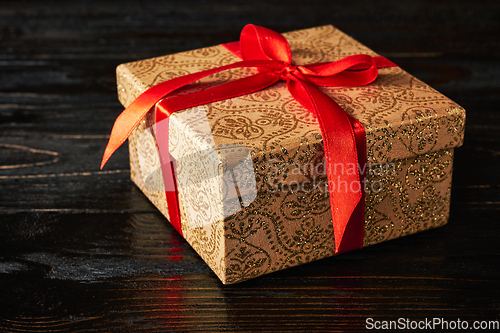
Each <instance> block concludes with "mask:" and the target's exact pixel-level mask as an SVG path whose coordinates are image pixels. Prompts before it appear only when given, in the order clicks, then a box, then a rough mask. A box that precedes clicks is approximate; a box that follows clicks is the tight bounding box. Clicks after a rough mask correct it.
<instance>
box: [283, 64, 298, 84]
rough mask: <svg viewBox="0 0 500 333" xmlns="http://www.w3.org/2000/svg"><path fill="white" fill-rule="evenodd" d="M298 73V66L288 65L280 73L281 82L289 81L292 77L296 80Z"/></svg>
mask: <svg viewBox="0 0 500 333" xmlns="http://www.w3.org/2000/svg"><path fill="white" fill-rule="evenodd" d="M297 72H298V66H295V65H291V64H286V65H284V66H283V68H282V69H281V70H280V71H279V72H278V73H279V75H280V80H283V81H288V80H290V79H292V77H293V78H296V74H297Z"/></svg>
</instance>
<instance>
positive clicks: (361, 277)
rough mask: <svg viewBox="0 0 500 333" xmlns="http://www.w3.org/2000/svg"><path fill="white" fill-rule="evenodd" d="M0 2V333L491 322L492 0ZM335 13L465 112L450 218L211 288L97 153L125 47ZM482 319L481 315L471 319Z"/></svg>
mask: <svg viewBox="0 0 500 333" xmlns="http://www.w3.org/2000/svg"><path fill="white" fill-rule="evenodd" d="M286 2H287V4H286V5H285V4H284V2H283V3H282V2H279V1H271V0H267V1H260V0H254V1H248V0H247V1H200V2H196V1H184V2H183V3H182V4H180V2H174V1H170V2H162V1H136V2H133V3H128V2H123V1H115V2H108V1H65V2H62V1H60V2H56V1H46V2H45V1H43V2H42V1H12V2H2V3H0V91H1V92H0V295H1V297H0V330H2V331H9V332H10V331H11V332H18V331H19V332H32V331H51V332H54V331H72V332H74V331H88V330H100V331H123V332H126V331H131V332H137V331H148V330H152V331H177V332H191V331H217V332H223V331H263V332H276V331H293V332H299V331H304V332H313V331H328V332H330V331H360V330H365V329H366V323H367V318H373V319H374V320H379V321H382V320H398V319H399V318H403V320H404V321H405V320H406V319H409V320H412V321H418V320H425V319H426V318H427V319H428V320H433V318H441V319H444V320H448V321H455V322H456V321H457V320H458V319H460V320H461V321H468V324H469V327H471V326H472V325H473V322H474V321H476V320H479V321H481V320H486V321H497V323H498V321H499V320H500V281H499V278H500V270H499V265H500V260H499V259H500V256H499V255H500V245H499V240H498V238H499V236H500V223H499V221H500V217H499V215H500V191H499V186H500V168H499V166H500V163H499V162H500V115H499V105H500V79H499V78H500V62H499V60H500V44H499V40H500V38H499V36H500V35H499V32H500V29H499V28H500V7H499V4H498V1H482V0H475V1H465V0H454V1H423V0H421V1H412V2H403V1H401V0H398V1H371V2H368V1H367V2H360V3H357V2H355V1H342V2H340V1H331V0H325V1H286ZM246 23H254V24H258V25H263V26H267V27H270V28H272V29H274V30H276V31H279V32H285V31H290V30H294V29H300V28H308V27H313V26H318V25H324V24H333V25H335V26H337V27H338V28H340V29H341V30H343V31H345V32H347V33H349V34H351V35H352V36H353V37H355V38H356V39H358V40H359V41H361V42H362V43H364V44H366V45H368V46H369V47H371V48H372V49H374V50H376V51H378V52H379V53H381V54H383V55H385V56H387V57H388V58H390V59H392V60H393V61H395V62H397V63H398V64H399V65H400V66H401V67H403V68H404V69H406V70H407V71H409V72H410V73H412V74H414V75H415V76H417V77H418V78H420V79H422V80H424V81H426V82H427V83H429V84H430V85H431V86H433V87H435V88H436V89H438V90H440V91H441V92H443V93H444V94H446V95H448V96H449V97H450V98H452V99H453V100H455V101H456V102H458V103H459V104H461V105H462V106H463V107H464V108H465V109H466V110H467V112H468V113H467V126H466V140H465V144H464V146H463V147H461V148H459V149H457V150H456V158H455V170H454V179H453V191H452V203H451V216H450V221H449V224H448V225H446V226H445V227H443V228H440V229H435V230H431V231H427V232H423V233H421V234H417V235H413V236H409V237H406V238H402V239H398V240H394V241H390V242H387V243H384V244H380V245H376V246H371V247H369V248H366V249H363V250H359V251H355V252H352V253H348V254H345V255H342V256H338V257H334V258H328V259H323V260H320V261H317V262H314V263H311V264H307V265H304V266H300V267H296V268H291V269H287V270H284V271H280V272H277V273H274V274H270V275H267V276H264V277H260V278H257V279H254V280H251V281H248V282H245V283H241V284H237V285H230V286H224V285H222V284H221V283H220V282H219V281H218V280H217V278H216V277H215V275H214V274H213V273H212V272H211V271H210V270H209V268H208V267H207V266H206V265H205V263H204V262H203V261H202V260H201V259H200V258H199V257H198V256H197V255H196V253H195V252H194V251H193V250H192V249H191V248H190V247H189V245H187V244H186V243H185V242H184V241H183V239H182V238H181V237H180V236H179V235H178V234H177V233H176V232H175V231H174V229H173V228H172V227H170V225H169V224H168V223H167V222H166V220H165V219H164V218H163V217H162V216H161V215H160V214H159V213H158V212H157V211H156V209H155V208H154V207H153V206H152V205H151V204H150V203H149V201H148V200H147V199H146V198H145V197H144V196H143V195H142V193H141V192H140V191H139V190H138V189H137V188H136V187H135V185H133V184H132V182H131V181H130V180H129V176H130V173H129V170H128V151H127V148H126V147H123V148H121V149H120V150H119V151H118V152H117V153H116V155H115V156H114V157H113V158H112V159H111V161H110V162H109V164H108V165H107V167H106V169H105V170H104V171H100V170H99V163H100V159H101V156H102V153H103V149H104V146H105V144H106V142H107V138H108V134H109V131H110V129H111V126H112V123H113V121H114V119H115V117H116V116H118V114H119V113H120V112H121V111H122V108H121V106H120V104H119V102H118V100H117V98H116V86H115V76H114V75H115V74H114V73H115V67H116V66H117V65H118V64H120V63H123V62H128V61H133V60H138V59H143V58H149V57H153V56H159V55H164V54H169V53H173V52H179V51H184V50H189V49H194V48H199V47H203V46H210V45H214V44H219V43H224V42H229V41H233V40H236V39H237V38H238V35H239V31H240V30H241V28H242V27H243V25H244V24H246ZM483 325H484V324H483Z"/></svg>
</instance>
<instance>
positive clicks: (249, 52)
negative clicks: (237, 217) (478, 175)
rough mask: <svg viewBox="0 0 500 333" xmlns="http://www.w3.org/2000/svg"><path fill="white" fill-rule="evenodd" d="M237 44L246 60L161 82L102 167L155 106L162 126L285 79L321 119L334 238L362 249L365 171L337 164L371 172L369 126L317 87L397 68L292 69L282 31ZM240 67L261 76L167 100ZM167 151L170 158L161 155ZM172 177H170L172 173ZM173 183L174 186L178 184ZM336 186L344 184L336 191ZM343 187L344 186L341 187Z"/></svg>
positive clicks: (127, 121) (246, 33)
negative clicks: (339, 168) (367, 168)
mask: <svg viewBox="0 0 500 333" xmlns="http://www.w3.org/2000/svg"><path fill="white" fill-rule="evenodd" d="M232 44H234V43H232ZM238 46H239V49H240V50H241V55H242V58H243V61H240V62H236V63H232V64H229V65H225V66H221V67H218V68H213V69H209V70H205V71H201V72H198V73H192V74H188V75H185V76H181V77H177V78H174V79H171V80H169V81H165V82H162V83H160V84H157V85H155V86H153V87H151V88H149V89H148V90H146V91H145V92H144V93H142V94H141V95H140V96H139V97H137V98H136V99H135V100H134V101H133V102H132V103H131V104H130V105H129V106H128V107H127V108H126V109H125V110H124V111H123V112H122V114H120V116H118V118H117V119H116V121H115V124H114V126H113V129H112V131H111V136H110V139H109V142H108V145H107V147H106V150H105V152H104V156H103V160H102V164H101V169H102V167H104V165H105V164H106V162H107V160H108V159H109V158H110V157H111V155H112V154H113V153H114V151H116V149H118V147H119V146H120V145H122V144H123V142H125V140H127V138H128V137H129V136H130V134H131V133H132V131H133V130H134V129H135V128H136V127H137V125H138V124H139V123H140V121H141V119H143V118H144V116H145V115H146V113H148V112H149V110H151V109H152V108H153V107H154V106H155V105H156V109H155V110H156V122H157V123H159V122H160V121H162V120H166V119H168V117H169V116H170V115H171V114H172V113H174V112H176V111H179V110H183V109H187V108H191V107H195V106H199V105H204V104H209V103H212V102H216V101H220V100H225V99H229V98H233V97H237V96H242V95H247V94H251V93H254V92H256V91H259V90H262V89H264V88H267V87H269V86H271V85H273V84H274V83H276V82H278V81H279V80H284V81H286V85H287V89H288V91H289V92H290V94H291V95H292V96H293V98H295V99H296V100H297V101H298V102H299V103H300V104H301V105H302V106H303V107H305V108H306V109H307V110H309V111H310V112H312V113H313V114H314V115H315V116H316V118H317V119H318V123H319V126H320V129H321V134H322V137H323V146H324V151H325V162H326V163H325V166H326V174H327V178H328V189H329V198H330V204H331V209H332V220H333V227H334V235H335V253H336V254H338V253H341V252H346V251H350V250H354V249H358V248H361V247H362V245H363V225H364V190H363V188H362V184H364V182H363V181H362V180H363V179H364V174H363V173H362V172H360V173H358V174H354V175H353V174H352V173H347V174H346V173H342V174H338V173H335V171H336V169H337V167H336V166H337V165H339V164H342V165H343V166H344V168H343V169H348V166H353V165H357V166H359V167H360V168H359V170H365V167H364V165H365V164H366V152H365V150H366V147H365V144H366V143H365V132H364V128H363V125H362V124H361V123H359V122H358V121H357V120H356V119H354V118H352V117H351V116H350V115H348V114H347V113H345V112H344V111H343V110H342V108H341V107H340V106H339V105H338V104H337V103H336V102H334V101H333V100H332V99H331V98H330V97H328V96H327V95H325V94H324V93H323V92H322V91H321V90H320V89H319V88H318V87H319V86H329V87H341V86H344V87H346V86H347V87H352V86H361V85H366V84H369V83H371V82H373V80H375V79H376V77H377V75H378V70H377V68H382V67H393V66H396V65H394V64H393V63H392V62H390V61H389V60H387V59H385V58H383V57H371V56H369V55H364V54H358V55H353V56H349V57H346V58H343V59H340V60H338V61H335V62H326V63H318V64H308V65H301V66H296V65H293V64H292V53H291V50H290V46H289V45H288V42H287V40H286V39H285V38H284V37H283V36H282V35H280V34H278V33H277V32H274V31H272V30H269V29H266V28H263V27H258V26H255V25H247V26H245V27H244V28H243V30H242V32H241V38H240V43H239V45H238ZM228 49H229V47H228ZM241 67H250V68H256V69H257V70H258V73H257V74H254V75H251V76H248V77H244V78H241V79H238V80H235V81H229V82H227V83H224V84H221V85H218V86H215V87H211V88H208V89H205V90H201V91H196V92H193V93H190V94H184V95H180V96H174V97H168V95H169V94H170V93H172V92H174V91H176V90H177V89H179V88H182V87H184V86H187V85H189V84H191V83H193V82H196V81H198V80H200V79H202V78H204V77H207V76H210V75H212V74H215V73H218V72H221V71H225V70H230V69H232V68H241ZM160 138H161V139H160ZM157 141H158V147H159V148H160V155H163V156H162V158H163V159H164V161H163V162H162V164H165V165H169V164H168V163H169V162H168V158H169V157H168V156H169V154H168V150H166V148H165V147H168V135H165V134H162V135H157ZM160 141H161V142H160ZM162 147H163V150H166V153H162ZM167 169H168V168H167ZM162 170H163V169H162ZM166 171H167V172H170V173H171V170H170V171H169V170H166ZM172 177H173V176H172ZM164 178H165V177H164ZM171 181H172V182H175V180H174V179H173V178H172V179H171ZM336 184H338V186H335V185H336ZM342 184H346V186H344V187H342V186H341V185H342ZM353 184H354V187H353ZM356 184H357V186H356ZM342 188H345V190H344V191H343V190H342ZM353 189H354V190H353ZM166 194H167V204H168V210H169V214H170V223H171V224H172V225H173V226H174V227H175V228H176V229H177V230H178V231H179V233H181V234H182V230H181V225H180V215H179V210H178V204H177V199H176V194H175V193H174V192H171V193H169V192H168V191H166Z"/></svg>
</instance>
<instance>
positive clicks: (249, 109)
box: [117, 26, 465, 284]
mask: <svg viewBox="0 0 500 333" xmlns="http://www.w3.org/2000/svg"><path fill="white" fill-rule="evenodd" d="M283 36H284V37H285V38H286V41H288V43H289V45H290V48H291V54H292V57H293V63H292V64H293V66H300V65H306V64H324V63H330V62H336V61H339V60H341V59H345V58H346V57H349V56H353V55H360V54H361V55H369V56H371V57H377V54H376V53H374V52H373V51H372V50H370V49H368V48H367V47H365V46H364V45H362V44H360V43H359V42H357V41H355V40H354V39H353V38H351V37H349V36H348V35H346V34H344V33H342V32H341V31H339V30H338V29H336V28H334V27H333V26H322V27H317V28H312V29H306V30H300V31H294V32H289V33H285V34H283ZM237 46H238V45H236V47H235V45H234V44H227V45H218V46H214V47H208V48H203V49H198V50H193V51H188V52H182V53H178V54H173V55H167V56H163V57H158V58H153V59H146V60H142V61H136V62H132V63H127V64H122V65H120V66H118V68H117V82H118V95H119V100H120V102H121V103H122V104H123V105H124V106H125V107H127V106H129V105H130V104H131V103H132V102H133V101H134V100H135V99H136V98H137V97H138V96H140V95H141V94H142V93H144V92H145V91H147V90H148V89H150V88H151V87H153V86H157V85H158V84H159V83H161V82H166V81H168V80H171V79H173V78H178V77H183V76H186V75H188V74H191V73H198V72H201V71H206V70H209V69H213V68H219V67H221V66H227V65H230V64H233V63H237V62H239V61H241V59H240V57H241V54H240V53H239V49H238V47H237ZM272 52H274V51H272ZM287 66H288V65H287ZM285 67H286V66H285ZM382 67H384V66H382ZM290 68H291V69H290ZM295 68H296V67H286V71H288V72H291V71H293V70H295ZM304 68H305V67H304ZM310 68H313V67H310ZM313 69H314V70H316V67H314V68H313ZM352 69H353V70H354V71H353V72H356V71H358V72H359V71H362V70H363V69H360V68H358V67H356V66H354V67H353V68H352ZM286 71H284V70H282V71H281V72H280V73H285V74H280V75H282V77H281V78H282V79H286V77H285V76H286V75H288V74H287V72H286ZM262 72H263V71H262V70H261V69H259V68H257V69H256V68H255V67H252V66H246V67H235V68H232V69H229V70H225V71H221V72H216V73H213V74H212V75H210V76H208V77H205V78H202V79H199V80H196V82H194V83H192V84H189V85H187V86H185V87H182V88H180V89H178V90H176V91H175V92H174V95H175V97H176V98H178V99H183V98H184V99H186V100H189V98H191V97H190V94H193V93H196V92H200V91H204V90H206V89H210V88H212V87H216V86H217V85H221V84H224V83H227V82H236V81H238V79H241V78H245V77H248V76H251V75H257V74H259V73H262ZM264 72H265V71H264ZM303 72H304V73H306V74H307V71H306V70H303ZM283 75H285V76H283ZM304 80H306V81H307V82H308V84H309V83H311V82H312V81H313V80H312V79H304ZM285 81H286V80H280V81H278V82H276V83H274V84H271V85H269V86H268V87H265V88H263V89H259V90H256V91H253V92H249V93H245V94H243V95H241V96H236V97H232V96H231V97H230V98H225V99H221V100H214V101H210V102H208V103H205V104H202V105H195V106H194V107H188V108H186V109H185V110H179V111H177V112H175V113H172V114H171V115H170V117H168V118H166V119H160V118H159V117H158V112H159V111H158V108H161V105H157V106H156V107H153V108H151V110H149V111H148V110H146V111H147V113H145V116H144V117H142V119H140V122H138V123H137V124H134V128H135V129H134V130H133V132H132V133H131V135H130V137H129V151H130V168H131V178H132V180H133V182H134V183H135V184H137V186H138V187H139V188H140V189H141V191H143V192H144V194H145V195H146V196H147V197H148V198H149V199H150V200H151V202H152V203H153V204H154V205H155V206H156V207H157V208H158V209H159V210H160V211H161V212H162V213H163V215H165V217H167V219H170V220H172V219H173V218H174V215H173V213H172V212H173V210H174V209H175V210H176V211H178V213H176V214H178V216H177V219H178V220H179V221H178V223H179V224H178V225H177V226H176V228H177V229H178V230H179V232H180V233H181V234H182V235H183V237H184V238H185V239H186V241H187V242H188V243H189V244H190V245H191V246H192V247H193V249H195V250H196V251H197V253H199V255H200V256H201V257H202V258H203V260H204V261H205V262H206V263H207V264H208V265H209V266H210V267H211V269H212V270H213V271H214V272H215V274H217V276H218V277H219V278H220V280H221V281H222V282H223V283H225V284H230V283H236V282H241V281H244V280H247V279H250V278H254V277H257V276H260V275H263V274H267V273H271V272H274V271H277V270H281V269H284V268H287V267H291V266H296V265H299V264H304V263H307V262H310V261H313V260H317V259H321V258H324V257H329V256H332V255H334V254H336V253H338V252H343V251H340V250H339V240H338V239H337V240H336V238H339V236H338V235H339V232H336V231H335V229H336V228H339V227H338V226H337V225H336V224H335V216H336V214H337V211H336V209H339V208H340V209H341V208H342V207H343V203H339V204H337V202H336V201H332V200H330V199H331V195H332V193H333V192H332V191H335V190H336V191H338V192H339V193H340V196H341V197H340V198H341V199H342V195H343V193H350V192H363V193H362V199H361V200H360V202H359V203H358V206H356V208H355V209H354V211H353V212H352V214H353V216H354V215H355V212H356V210H358V215H359V213H360V215H359V216H360V217H359V218H358V220H359V221H358V222H359V223H361V224H360V227H358V229H359V230H358V231H356V232H355V233H356V235H357V236H356V237H358V238H359V240H360V241H357V242H358V243H359V245H356V246H354V248H360V247H365V246H369V245H372V244H377V243H380V242H383V241H387V240H390V239H393V238H398V237H402V236H406V235H410V234H413V233H416V232H419V231H423V230H426V229H431V228H435V227H439V226H442V225H444V224H446V223H447V220H448V215H449V205H450V194H451V178H452V164H453V150H454V148H455V147H458V146H460V145H461V144H462V141H463V133H464V122H465V111H464V110H463V109H462V108H461V107H460V106H459V105H457V104H456V103H454V102H453V101H451V100H450V99H448V98H447V97H445V96H443V95H442V94H440V93H439V92H437V91H435V90H434V89H432V88H431V87H429V86H428V85H426V84H425V83H423V82H422V81H420V80H418V79H417V78H415V77H413V76H412V75H410V74H408V73H406V72H405V71H404V70H403V69H401V68H399V67H397V66H385V67H384V68H379V69H378V76H377V78H376V79H375V81H373V82H371V83H369V84H363V85H361V86H352V85H349V84H347V86H333V87H329V86H322V87H321V88H320V90H321V91H322V92H323V93H324V94H326V96H328V97H329V98H330V99H331V100H332V101H334V102H336V103H337V104H338V105H339V106H340V107H341V109H342V110H343V112H345V113H346V114H348V115H350V116H352V117H353V118H354V119H356V120H357V121H358V122H359V123H360V124H362V127H363V128H364V133H363V136H362V138H363V140H364V142H362V143H360V144H359V142H358V146H357V147H358V148H357V154H358V155H359V154H360V153H363V154H364V155H365V156H361V157H360V160H363V163H357V164H356V165H351V164H349V163H345V162H342V163H340V162H339V163H336V162H335V161H332V160H331V159H330V160H328V159H325V154H326V153H325V139H324V137H325V132H324V129H323V127H322V126H323V125H322V124H321V123H320V120H321V119H319V117H318V116H317V115H315V114H314V112H311V111H310V110H308V109H307V108H305V107H304V102H303V101H300V100H297V98H296V97H295V96H292V94H291V93H290V92H289V91H288V90H287V84H290V82H288V81H287V82H288V83H287V82H285ZM238 82H239V81H238ZM237 84H239V83H237ZM241 84H243V83H241ZM292 84H294V82H292ZM299 99H300V98H299ZM320 108H321V106H320ZM163 118H165V117H163ZM349 119H351V118H349ZM356 124H357V123H353V125H352V126H353V128H354V131H356V130H357V128H358V127H359V125H356ZM332 128H334V130H333V131H335V125H334V126H333V127H332ZM330 131H332V130H330ZM127 135H128V133H127ZM356 135H357V134H356ZM356 138H358V137H356ZM160 140H163V141H164V140H166V141H168V147H165V146H163V148H162V145H161V144H159V141H160ZM360 145H361V146H363V149H361V148H359V146H360ZM162 150H163V152H162ZM328 154H330V153H328ZM351 154H352V152H351ZM337 155H339V154H337ZM354 155H356V152H355V153H354ZM339 156H342V154H340V155H339ZM327 160H328V163H327V162H326V161H327ZM332 167H333V168H335V169H336V170H335V172H333V171H329V172H330V173H331V175H330V174H328V173H327V172H326V169H328V168H332ZM349 173H351V174H354V175H355V176H358V175H359V178H358V179H359V181H358V182H348V181H346V180H345V179H343V178H336V177H334V176H332V175H335V174H349ZM167 174H171V176H172V175H174V176H173V178H174V179H175V180H171V179H170V180H169V178H168V177H167ZM355 178H356V177H355ZM167 183H168V184H167ZM172 195H173V196H172ZM169 198H170V199H169ZM335 200H337V199H335ZM342 200H343V199H342ZM332 202H333V205H335V206H336V207H334V209H332V207H333V205H332ZM174 206H175V207H174ZM360 207H361V209H362V210H361V212H359V209H360ZM332 212H333V213H332ZM350 218H352V217H350ZM349 221H350V220H349ZM349 223H351V222H349ZM348 225H349V226H350V225H351V224H348ZM353 225H354V224H353ZM350 228H351V227H345V232H346V234H347V233H348V232H351V231H352V230H351V229H350ZM353 228H354V227H353ZM342 232H343V231H342ZM346 238H347V237H346ZM354 243H356V242H354ZM336 245H337V246H336ZM349 249H351V248H350V247H348V250H349Z"/></svg>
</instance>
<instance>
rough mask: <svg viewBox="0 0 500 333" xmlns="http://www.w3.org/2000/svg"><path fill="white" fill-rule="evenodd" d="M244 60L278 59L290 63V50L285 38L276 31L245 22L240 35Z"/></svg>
mask: <svg viewBox="0 0 500 333" xmlns="http://www.w3.org/2000/svg"><path fill="white" fill-rule="evenodd" d="M240 48H241V54H242V55H243V59H244V60H278V61H282V62H284V63H286V64H291V63H292V51H291V50H290V45H288V42H287V40H286V39H285V37H283V36H282V35H281V34H279V33H277V32H276V31H273V30H270V29H267V28H264V27H259V26H256V25H253V24H247V25H246V26H245V27H244V28H243V30H242V31H241V36H240Z"/></svg>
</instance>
